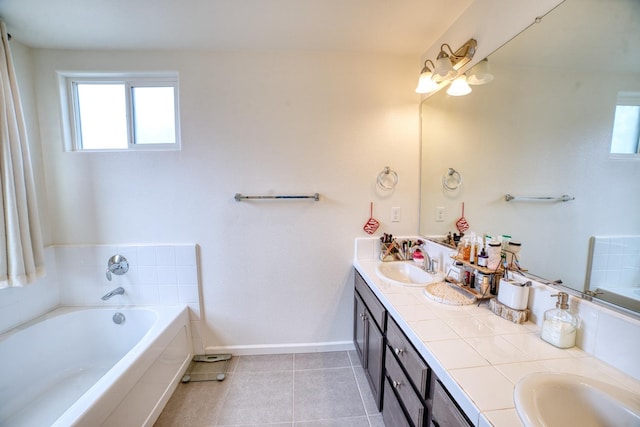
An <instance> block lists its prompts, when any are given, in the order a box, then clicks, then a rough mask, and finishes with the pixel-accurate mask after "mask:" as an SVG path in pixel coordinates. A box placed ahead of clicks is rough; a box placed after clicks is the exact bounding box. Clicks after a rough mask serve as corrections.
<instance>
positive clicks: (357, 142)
mask: <svg viewBox="0 0 640 427" xmlns="http://www.w3.org/2000/svg"><path fill="white" fill-rule="evenodd" d="M35 64H36V66H35V69H36V70H37V72H36V75H35V80H36V88H37V94H38V109H39V119H40V127H41V139H42V147H43V154H44V158H45V162H44V170H45V177H46V190H47V195H48V199H47V200H48V204H49V211H48V213H49V221H50V224H51V234H52V237H51V240H52V242H53V243H55V244H127V243H176V244H178V243H185V242H196V243H197V244H198V245H199V246H200V248H201V251H200V257H201V259H200V265H201V267H202V268H201V280H200V282H201V285H202V290H201V293H202V299H203V313H202V315H203V320H204V322H203V324H204V325H205V327H204V330H203V331H201V333H202V336H203V339H204V341H205V343H204V344H205V345H206V346H209V347H226V348H231V349H232V350H233V351H235V352H241V351H253V352H260V351H272V350H273V347H274V346H277V345H285V346H287V345H289V346H292V347H300V346H302V347H304V344H312V346H311V348H314V345H313V344H314V343H321V344H322V343H338V344H340V343H345V342H349V341H350V340H351V333H352V332H351V329H352V325H351V324H352V283H351V278H352V274H351V260H352V245H353V238H354V237H356V236H363V235H366V234H364V232H363V231H362V226H363V225H364V223H365V221H366V220H367V219H368V215H369V202H370V201H374V202H375V203H376V207H375V214H376V216H377V217H378V219H379V220H380V221H381V223H382V227H381V228H380V230H379V231H380V232H383V231H384V232H391V233H394V234H407V233H414V232H415V231H416V228H417V223H418V219H417V210H418V208H417V205H418V181H419V180H418V174H419V168H418V164H419V133H418V120H419V114H418V96H417V95H415V94H414V93H413V89H414V87H415V83H416V81H415V80H416V73H417V71H416V70H417V68H416V61H415V58H409V57H398V56H371V55H358V54H343V53H309V52H289V53H285V52H261V53H256V52H246V53H243V52H220V53H210V52H209V53H208V52H180V53H179V52H80V51H52V50H36V51H35ZM56 70H79V71H80V70H104V71H122V70H124V71H138V70H150V71H156V70H177V71H178V72H179V73H180V108H181V120H182V151H180V152H157V153H152V152H147V153H65V152H63V142H62V140H61V130H60V118H59V102H58V93H57V82H56V74H55V71H56ZM387 165H388V166H390V167H391V168H392V169H394V170H396V171H397V172H398V174H399V175H400V183H399V184H398V186H397V188H396V190H395V191H394V192H393V193H392V194H382V193H380V192H378V191H376V189H375V179H376V176H377V175H378V173H379V172H380V171H381V170H382V169H383V168H384V166H387ZM236 192H242V193H246V194H262V193H313V192H319V193H320V194H321V201H320V202H313V201H279V202H268V201H265V202H240V203H238V202H236V201H235V200H234V199H233V196H234V194H235V193H236ZM392 206H398V207H401V208H402V221H401V222H400V223H393V224H392V223H390V210H391V207H392Z"/></svg>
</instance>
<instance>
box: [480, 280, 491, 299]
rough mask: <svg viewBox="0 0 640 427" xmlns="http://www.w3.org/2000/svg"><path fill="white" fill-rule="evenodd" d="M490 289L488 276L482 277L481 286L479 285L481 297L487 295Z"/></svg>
mask: <svg viewBox="0 0 640 427" xmlns="http://www.w3.org/2000/svg"><path fill="white" fill-rule="evenodd" d="M490 287H491V284H490V283H489V276H486V275H483V277H482V284H481V285H480V292H482V295H488V294H489V288H490Z"/></svg>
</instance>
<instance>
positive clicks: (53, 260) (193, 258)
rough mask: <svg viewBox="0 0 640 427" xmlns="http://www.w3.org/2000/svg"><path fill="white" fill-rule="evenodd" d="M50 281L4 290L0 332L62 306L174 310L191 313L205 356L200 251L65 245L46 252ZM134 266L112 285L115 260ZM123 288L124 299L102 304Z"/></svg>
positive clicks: (183, 247) (179, 247)
mask: <svg viewBox="0 0 640 427" xmlns="http://www.w3.org/2000/svg"><path fill="white" fill-rule="evenodd" d="M45 254H46V270H47V275H46V277H44V278H42V279H39V280H38V281H37V282H36V283H35V284H33V285H30V286H25V287H23V288H9V289H3V290H0V310H1V311H0V312H1V313H2V315H1V316H0V332H2V331H6V330H8V329H11V328H12V327H14V326H16V325H18V324H20V323H23V322H25V321H28V320H30V319H33V318H35V317H37V316H39V315H42V314H44V313H46V312H48V311H50V310H52V309H53V308H55V307H57V306H100V307H102V306H122V305H174V304H185V305H188V306H189V308H190V317H191V330H192V332H193V342H194V351H195V352H196V353H197V354H202V353H204V345H203V343H202V342H201V341H202V340H201V339H200V338H199V337H200V334H199V333H198V331H199V330H200V321H201V320H200V313H201V310H200V297H199V295H200V294H199V286H198V284H199V273H198V257H197V246H196V245H195V244H179V245H170V244H166V245H60V246H50V247H47V248H46V249H45ZM116 254H119V255H123V256H124V257H126V258H127V261H128V262H129V271H127V273H125V274H124V275H121V276H118V275H112V280H111V281H109V280H107V277H106V270H107V262H108V260H109V258H110V257H111V256H112V255H116ZM118 286H121V287H123V288H124V289H125V293H124V295H115V296H114V297H112V298H111V299H109V300H108V301H103V300H102V299H101V298H102V296H103V295H104V294H106V293H107V292H109V291H111V290H113V289H115V288H117V287H118Z"/></svg>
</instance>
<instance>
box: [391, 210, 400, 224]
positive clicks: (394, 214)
mask: <svg viewBox="0 0 640 427" xmlns="http://www.w3.org/2000/svg"><path fill="white" fill-rule="evenodd" d="M401 214H402V209H400V208H398V207H395V208H391V222H400V215H401Z"/></svg>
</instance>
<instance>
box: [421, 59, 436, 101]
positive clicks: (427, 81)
mask: <svg viewBox="0 0 640 427" xmlns="http://www.w3.org/2000/svg"><path fill="white" fill-rule="evenodd" d="M427 62H430V63H431V66H432V67H434V68H435V66H434V65H433V62H431V60H430V59H427V60H426V61H424V67H422V71H420V78H419V79H418V86H417V87H416V93H429V92H433V91H435V90H437V89H438V88H439V86H438V83H436V82H435V81H434V80H433V71H431V68H429V67H427Z"/></svg>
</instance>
